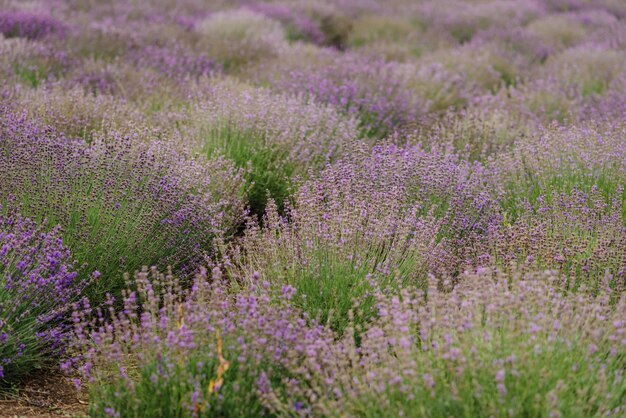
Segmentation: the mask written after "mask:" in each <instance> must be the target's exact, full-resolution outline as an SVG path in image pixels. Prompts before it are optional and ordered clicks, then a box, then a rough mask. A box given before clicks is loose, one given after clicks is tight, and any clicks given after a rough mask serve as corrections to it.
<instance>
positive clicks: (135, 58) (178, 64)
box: [130, 44, 218, 82]
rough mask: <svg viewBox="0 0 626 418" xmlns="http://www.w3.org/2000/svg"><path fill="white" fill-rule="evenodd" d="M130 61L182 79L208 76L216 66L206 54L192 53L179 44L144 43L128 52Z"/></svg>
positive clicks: (173, 77)
mask: <svg viewBox="0 0 626 418" xmlns="http://www.w3.org/2000/svg"><path fill="white" fill-rule="evenodd" d="M130 56H131V58H130V59H131V61H132V62H133V63H134V64H135V65H137V66H139V67H150V68H153V69H155V70H157V71H158V72H160V73H162V74H164V75H165V76H167V77H169V78H172V79H175V80H178V81H181V82H182V81H184V80H185V79H187V78H197V77H202V76H208V75H210V74H212V73H214V72H215V71H216V70H217V69H218V68H217V67H218V66H217V65H216V63H215V61H214V60H213V59H211V58H210V56H209V55H207V54H199V53H194V51H190V50H186V49H185V48H184V47H183V46H181V45H176V44H174V45H172V46H157V45H146V46H144V47H142V48H139V49H137V50H135V51H132V52H130Z"/></svg>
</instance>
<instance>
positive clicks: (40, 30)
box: [0, 11, 66, 39]
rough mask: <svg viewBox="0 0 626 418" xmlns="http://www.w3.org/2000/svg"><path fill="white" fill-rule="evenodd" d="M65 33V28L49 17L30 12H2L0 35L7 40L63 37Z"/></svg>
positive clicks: (0, 15) (0, 16)
mask: <svg viewBox="0 0 626 418" xmlns="http://www.w3.org/2000/svg"><path fill="white" fill-rule="evenodd" d="M65 31H66V28H65V26H64V25H63V24H62V23H61V22H59V21H57V20H56V19H54V18H53V17H51V16H49V15H45V14H38V13H33V12H28V11H2V12H0V33H1V34H3V35H4V36H6V37H7V38H12V37H19V38H28V39H41V38H45V37H47V36H50V35H63V34H64V33H65Z"/></svg>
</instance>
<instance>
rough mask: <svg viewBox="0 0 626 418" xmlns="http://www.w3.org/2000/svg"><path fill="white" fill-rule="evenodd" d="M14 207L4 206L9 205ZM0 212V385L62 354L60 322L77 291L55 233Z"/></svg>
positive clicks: (2, 208) (0, 209)
mask: <svg viewBox="0 0 626 418" xmlns="http://www.w3.org/2000/svg"><path fill="white" fill-rule="evenodd" d="M12 203H14V202H10V204H12ZM16 209H17V207H14V206H0V359H1V360H0V381H4V382H7V381H8V382H12V381H14V379H18V378H20V377H24V376H25V375H26V374H28V373H30V372H32V371H33V370H35V369H40V368H42V367H44V366H45V365H49V364H50V358H51V356H52V355H55V354H56V355H58V354H59V353H60V352H61V351H62V349H63V348H64V344H65V343H66V337H67V327H66V325H65V324H64V317H65V315H66V314H67V313H68V310H71V303H72V302H73V300H75V298H76V297H77V295H78V294H79V292H80V291H81V290H82V288H83V287H84V285H85V284H86V282H85V281H83V282H82V283H79V280H78V279H77V277H76V276H77V274H76V272H75V271H74V268H73V267H72V259H71V256H70V251H69V249H68V248H67V247H65V246H64V245H63V240H62V238H61V233H60V228H59V227H54V228H52V229H51V230H46V228H44V226H43V225H38V224H37V223H35V222H34V221H32V220H31V219H29V218H25V217H22V216H21V215H20V214H19V213H17V210H16Z"/></svg>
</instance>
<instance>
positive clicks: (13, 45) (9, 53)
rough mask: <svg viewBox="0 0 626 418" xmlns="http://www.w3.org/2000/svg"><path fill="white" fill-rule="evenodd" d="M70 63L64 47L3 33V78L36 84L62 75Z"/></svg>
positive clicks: (0, 42) (0, 60)
mask: <svg viewBox="0 0 626 418" xmlns="http://www.w3.org/2000/svg"><path fill="white" fill-rule="evenodd" d="M69 64H70V60H69V58H68V56H67V54H66V53H65V52H64V51H60V50H56V49H53V48H50V46H48V45H46V44H45V43H42V42H40V41H34V40H28V39H25V38H5V37H4V36H3V35H2V34H1V33H0V70H1V71H2V72H3V73H2V76H1V78H0V79H1V80H4V81H5V82H9V84H10V85H17V86H19V85H23V86H26V87H37V86H39V85H40V84H41V83H43V82H45V81H48V80H54V79H57V78H59V77H61V76H62V75H63V74H64V73H65V72H66V70H67V69H68V66H69Z"/></svg>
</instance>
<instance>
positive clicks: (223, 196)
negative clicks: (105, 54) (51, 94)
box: [0, 114, 243, 300]
mask: <svg viewBox="0 0 626 418" xmlns="http://www.w3.org/2000/svg"><path fill="white" fill-rule="evenodd" d="M3 116H4V117H3V119H2V125H0V129H1V131H2V136H1V142H0V149H2V152H1V156H0V171H1V173H2V174H1V175H2V178H3V182H2V184H1V185H0V198H1V199H2V200H3V201H6V199H7V198H8V196H15V199H16V202H17V204H19V205H20V207H21V209H22V211H23V213H24V214H26V215H28V216H30V217H32V218H33V219H36V220H37V221H38V222H42V221H43V220H44V219H47V222H48V224H49V225H55V224H60V225H61V226H62V228H63V236H64V239H65V242H66V244H67V245H68V246H70V248H72V250H73V255H74V257H76V259H77V260H78V261H79V263H81V264H80V265H82V264H85V265H86V267H87V269H88V270H91V271H93V270H99V271H100V273H101V277H100V278H99V279H98V280H97V281H96V282H95V283H93V285H92V286H91V290H90V294H91V295H92V296H94V297H96V298H100V300H102V298H103V297H104V294H105V293H106V292H112V293H117V292H118V291H119V290H120V289H121V286H122V284H123V282H122V273H123V272H124V271H126V270H130V271H133V270H135V269H138V268H139V267H140V266H141V263H142V262H140V261H139V260H145V259H148V260H152V262H154V263H155V264H159V263H162V264H164V265H172V266H178V267H180V268H183V267H185V266H186V267H189V268H190V267H192V266H193V264H194V259H198V258H199V257H202V255H203V254H204V253H206V252H207V251H210V250H211V248H210V247H211V246H210V242H211V240H212V239H213V238H215V237H219V236H226V235H228V234H229V231H232V230H233V228H234V227H235V225H236V224H237V223H238V220H239V219H240V217H241V215H242V213H243V208H242V205H243V202H242V195H241V192H242V189H241V187H242V179H241V175H240V173H239V172H238V171H236V170H235V169H234V168H233V167H232V165H231V164H230V163H229V162H227V161H225V160H223V159H215V160H210V161H208V160H205V159H194V158H191V157H186V156H185V153H183V152H181V151H179V150H177V149H176V148H175V147H172V146H168V145H167V144H165V143H164V142H160V141H150V142H148V143H143V142H142V141H140V140H139V139H138V138H133V137H130V136H126V137H123V136H121V135H119V134H115V133H111V134H108V135H106V136H96V137H94V138H93V140H92V142H91V143H86V142H84V141H83V140H79V139H70V138H67V137H65V136H63V135H59V134H57V133H56V132H55V131H54V130H51V129H50V128H47V127H45V126H39V125H37V124H36V123H34V122H31V121H29V120H27V119H26V118H24V117H23V116H19V115H14V114H5V115H3ZM138 263H139V264H138ZM80 265H79V266H80Z"/></svg>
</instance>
